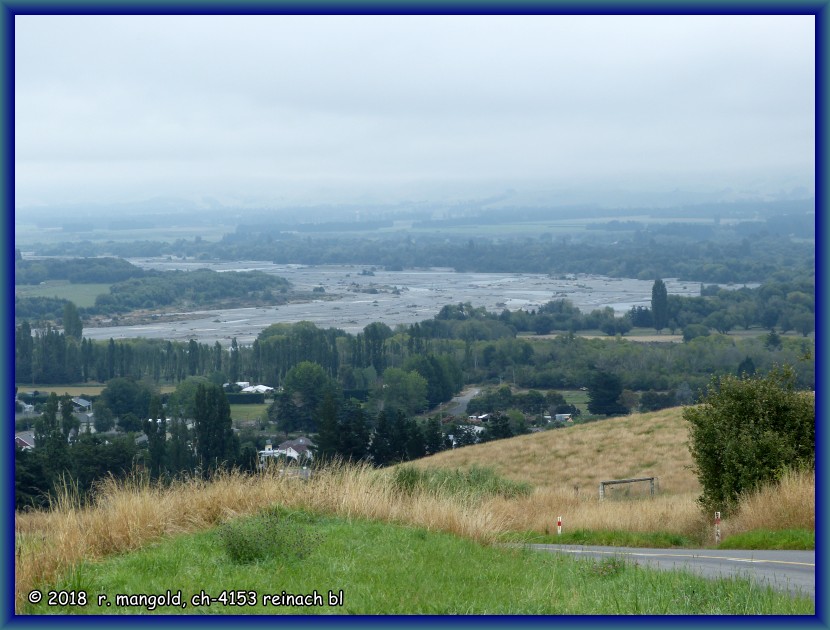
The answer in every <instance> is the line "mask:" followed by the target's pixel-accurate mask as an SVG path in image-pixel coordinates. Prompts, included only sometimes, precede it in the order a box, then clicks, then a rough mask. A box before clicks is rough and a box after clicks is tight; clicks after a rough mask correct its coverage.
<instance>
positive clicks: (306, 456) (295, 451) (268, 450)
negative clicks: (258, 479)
mask: <svg viewBox="0 0 830 630" xmlns="http://www.w3.org/2000/svg"><path fill="white" fill-rule="evenodd" d="M313 448H314V442H312V441H311V440H310V439H308V438H307V437H298V438H297V439H295V440H286V441H285V442H283V443H281V444H280V445H279V446H277V448H274V447H273V445H272V444H271V440H267V441H266V442H265V450H262V451H259V465H260V467H264V466H265V462H266V460H267V459H269V458H271V457H280V456H283V457H286V458H289V459H293V460H294V461H295V462H300V461H302V460H309V461H310V460H312V459H314V452H313Z"/></svg>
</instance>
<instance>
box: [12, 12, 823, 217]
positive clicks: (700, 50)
mask: <svg viewBox="0 0 830 630" xmlns="http://www.w3.org/2000/svg"><path fill="white" fill-rule="evenodd" d="M47 44H48V45H47ZM814 154H815V18H814V17H813V16H809V15H808V16H794V15H792V16H786V15H783V16H557V15H535V16H32V15H18V16H16V17H15V196H16V210H17V211H18V212H19V211H22V212H24V213H25V211H26V209H27V208H37V207H43V206H46V207H48V206H72V205H77V204H89V205H101V204H103V205H106V204H112V205H115V204H135V203H143V202H146V201H147V200H152V199H181V200H187V201H188V202H190V203H193V204H200V203H201V204H204V203H208V204H214V205H218V206H234V205H238V206H257V205H269V204H270V205H274V206H280V205H291V204H314V203H334V204H337V203H342V204H348V203H368V204H373V203H395V202H403V201H423V200H451V199H466V198H479V199H480V198H484V197H487V196H489V195H500V194H505V191H510V193H509V194H512V195H514V196H516V198H518V199H524V200H525V201H527V200H533V199H536V200H537V201H538V200H539V199H542V200H544V199H545V198H546V197H545V196H546V195H548V196H550V197H552V201H551V202H552V203H554V202H556V201H559V202H561V201H562V200H563V199H567V198H569V196H570V198H573V199H576V200H582V202H586V203H587V202H590V200H591V199H592V197H593V198H594V199H595V201H597V200H604V199H606V198H608V199H614V198H615V195H617V196H618V197H619V199H621V200H625V198H626V196H629V197H630V198H631V199H636V198H637V195H640V196H641V197H642V198H646V197H648V196H649V195H652V196H653V197H654V198H665V197H666V196H667V195H671V194H672V193H673V192H677V193H678V194H680V193H684V194H685V193H694V194H698V195H702V196H703V197H706V195H709V196H712V197H713V198H714V197H718V196H720V197H721V198H728V199H741V198H761V199H763V198H786V197H788V196H793V195H795V196H799V195H802V196H811V195H812V194H814V187H815V160H814ZM597 202H600V203H602V202H605V201H597Z"/></svg>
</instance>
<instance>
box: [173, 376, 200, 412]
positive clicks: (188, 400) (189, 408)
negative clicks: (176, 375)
mask: <svg viewBox="0 0 830 630" xmlns="http://www.w3.org/2000/svg"><path fill="white" fill-rule="evenodd" d="M209 382H210V381H208V379H206V378H204V377H202V376H191V377H188V378H186V379H185V380H183V381H181V382H180V383H179V384H178V385H176V390H175V391H174V392H173V393H172V394H171V395H170V399H169V400H168V403H167V406H168V408H169V409H170V412H171V415H174V416H176V417H178V418H194V417H195V416H196V392H197V391H198V389H199V386H200V385H207V384H208V383H209Z"/></svg>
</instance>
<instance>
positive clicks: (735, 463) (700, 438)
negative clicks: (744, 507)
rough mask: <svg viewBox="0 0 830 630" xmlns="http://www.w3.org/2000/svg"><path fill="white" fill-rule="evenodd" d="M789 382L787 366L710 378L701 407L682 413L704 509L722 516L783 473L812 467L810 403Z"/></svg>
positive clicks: (812, 401)
mask: <svg viewBox="0 0 830 630" xmlns="http://www.w3.org/2000/svg"><path fill="white" fill-rule="evenodd" d="M795 380H796V379H795V372H794V370H793V369H792V367H791V366H784V367H776V368H774V369H773V370H771V371H770V372H769V373H768V374H766V375H765V376H755V377H752V378H736V377H734V376H724V377H722V378H720V379H717V378H714V379H713V380H712V382H711V386H710V388H709V393H708V395H707V396H706V398H705V399H704V400H703V403H702V404H701V405H699V406H696V407H688V408H686V409H685V410H684V412H683V417H684V419H685V420H686V421H687V422H688V423H689V425H690V433H689V436H690V445H689V450H690V451H691V454H692V459H693V460H694V466H695V472H696V474H697V477H698V479H699V480H700V484H701V486H702V488H703V494H702V495H701V497H700V499H699V502H700V504H701V505H702V506H703V507H704V508H706V509H707V510H721V511H723V512H726V513H728V512H729V511H731V510H732V509H733V508H734V507H735V506H736V504H737V502H738V499H739V498H740V496H741V495H742V494H743V493H746V492H750V491H753V490H755V489H757V488H758V487H759V486H761V485H763V484H766V483H770V482H774V481H775V480H776V479H778V478H779V477H780V476H781V475H782V474H783V473H784V471H785V470H786V469H787V468H790V467H793V466H805V467H814V466H815V454H816V452H815V448H816V446H815V437H816V434H815V419H816V418H815V397H814V395H813V394H812V393H810V392H805V391H798V390H797V389H796V388H795Z"/></svg>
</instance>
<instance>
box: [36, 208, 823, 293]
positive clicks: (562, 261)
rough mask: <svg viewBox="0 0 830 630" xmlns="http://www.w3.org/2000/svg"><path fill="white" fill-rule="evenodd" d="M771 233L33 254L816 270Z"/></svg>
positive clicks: (655, 272) (638, 270)
mask: <svg viewBox="0 0 830 630" xmlns="http://www.w3.org/2000/svg"><path fill="white" fill-rule="evenodd" d="M805 216H807V217H809V216H810V215H805ZM771 220H772V218H768V221H771ZM785 225H786V226H789V224H788V223H787V224H785ZM779 227H780V226H779V225H778V224H775V223H769V224H767V223H766V222H763V221H758V222H755V221H753V222H749V221H747V222H744V223H741V224H739V226H730V225H718V224H714V223H713V224H712V229H713V230H714V233H713V235H712V237H711V238H707V239H705V240H702V239H699V238H697V237H696V235H695V234H694V228H689V227H688V226H685V227H681V228H677V227H675V228H672V229H667V228H665V227H660V226H655V227H651V226H649V228H648V229H638V230H635V231H633V232H619V231H616V230H615V231H613V232H611V233H610V234H611V235H612V236H613V239H609V238H602V236H601V235H599V234H597V233H596V232H591V235H590V236H580V237H577V236H575V235H564V236H560V237H554V236H553V235H552V234H551V233H543V234H541V235H540V236H538V237H533V238H532V237H527V236H515V237H511V236H504V235H499V237H498V238H495V237H491V236H474V237H466V236H465V237H461V236H453V235H451V234H450V235H447V234H441V235H439V236H436V235H430V234H417V235H416V234H404V235H400V234H388V235H371V236H362V235H343V234H341V235H339V236H337V237H332V236H313V237H312V236H309V235H304V234H297V233H294V232H293V231H292V232H287V231H285V230H283V229H281V228H280V226H274V227H272V228H269V226H268V225H267V224H262V225H258V226H257V227H256V230H253V231H251V230H246V229H244V227H240V228H239V229H238V230H237V232H236V233H231V234H226V235H225V236H224V237H223V238H222V239H221V240H220V241H219V242H206V241H203V240H202V239H197V238H194V239H193V240H186V239H179V240H177V241H175V242H172V243H167V242H134V243H113V242H109V243H84V244H83V246H81V245H78V244H75V243H61V244H59V245H53V246H49V245H42V246H39V247H38V251H39V253H42V254H47V255H48V254H57V255H73V254H74V255H79V256H88V255H89V253H90V250H91V251H93V252H95V253H98V254H105V253H108V252H112V253H115V254H117V255H118V256H122V257H125V258H129V257H141V256H177V257H186V258H189V259H195V260H264V261H271V262H274V263H278V264H288V263H299V264H307V265H323V264H353V263H355V262H359V263H360V264H364V265H375V266H379V267H384V268H386V269H389V270H395V269H404V268H417V267H436V266H437V267H449V268H453V269H455V270H456V271H465V272H500V273H550V274H564V273H589V274H597V275H605V276H610V277H616V278H638V279H642V280H648V279H653V278H655V277H662V278H680V279H685V280H690V281H702V282H707V283H729V282H733V283H744V282H764V281H768V280H771V279H773V278H775V277H776V274H778V273H780V272H782V271H787V272H789V271H792V270H794V269H802V268H814V267H815V245H814V244H813V243H811V242H809V241H806V240H805V241H802V240H793V239H791V238H789V237H788V236H782V233H781V232H779V231H778V228H779ZM787 229H789V228H787ZM784 234H788V232H784ZM690 235H691V237H690Z"/></svg>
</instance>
